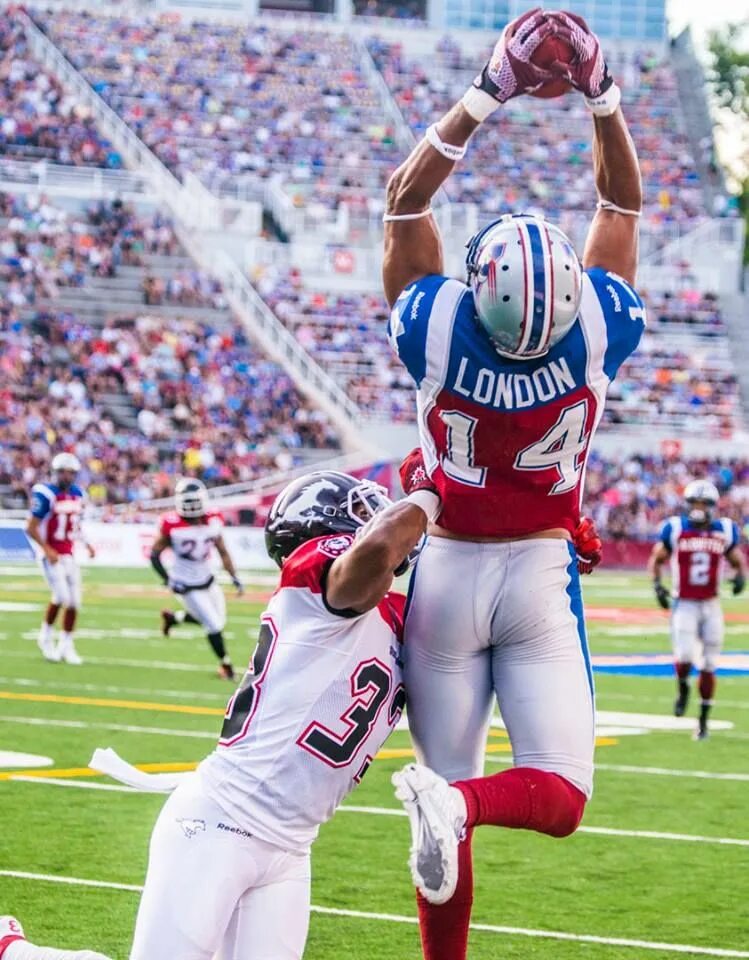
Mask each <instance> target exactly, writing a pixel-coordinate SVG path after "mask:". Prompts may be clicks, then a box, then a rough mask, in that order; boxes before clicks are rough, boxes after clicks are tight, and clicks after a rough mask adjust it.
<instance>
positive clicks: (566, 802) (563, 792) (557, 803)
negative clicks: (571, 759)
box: [542, 773, 587, 837]
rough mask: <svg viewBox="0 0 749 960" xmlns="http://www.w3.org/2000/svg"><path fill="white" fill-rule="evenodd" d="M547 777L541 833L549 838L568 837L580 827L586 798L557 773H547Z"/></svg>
mask: <svg viewBox="0 0 749 960" xmlns="http://www.w3.org/2000/svg"><path fill="white" fill-rule="evenodd" d="M547 777H548V778H549V779H548V780H547V782H546V784H545V789H544V801H545V803H544V811H543V820H544V824H543V829H542V832H543V833H546V834H548V836H550V837H569V836H570V834H572V833H574V832H575V830H577V828H578V827H579V826H580V821H581V820H582V818H583V813H584V812H585V804H586V802H587V798H586V796H585V794H584V793H583V792H582V790H579V789H578V788H577V787H576V786H575V785H574V784H573V783H570V781H569V780H567V779H566V778H565V777H562V776H560V775H559V774H558V773H549V774H547Z"/></svg>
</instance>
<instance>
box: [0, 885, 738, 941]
mask: <svg viewBox="0 0 749 960" xmlns="http://www.w3.org/2000/svg"><path fill="white" fill-rule="evenodd" d="M0 877H12V878H14V879H17V880H34V881H38V882H44V883H62V884H67V885H69V886H78V887H94V888H96V889H100V890H119V891H124V892H126V893H140V892H141V890H142V889H143V888H142V887H141V886H139V885H137V884H134V883H114V882H109V881H104V880H84V879H81V878H79V877H57V876H53V875H51V874H47V873H28V872H27V871H24V870H0ZM311 909H312V912H313V913H318V914H322V915H324V916H331V917H348V918H350V919H354V920H378V921H380V922H384V923H407V924H410V925H412V926H415V925H416V924H417V923H418V921H417V919H416V917H406V916H402V915H401V914H397V913H370V912H368V911H364V910H344V909H342V908H339V907H321V906H313V907H312V908H311ZM471 929H472V930H476V931H479V932H481V933H495V934H500V935H503V936H515V937H533V938H535V939H542V940H567V941H572V942H573V943H597V944H600V945H601V946H606V947H632V948H633V949H637V950H653V951H658V952H661V953H686V954H691V955H693V956H701V957H733V958H735V960H749V951H746V950H730V949H726V948H723V947H698V946H691V945H689V944H685V943H661V942H659V941H654V940H631V939H629V938H628V937H599V936H597V935H596V934H592V933H567V932H566V931H561V930H535V929H532V928H530V929H529V928H527V927H507V926H498V925H496V924H491V923H472V924H471Z"/></svg>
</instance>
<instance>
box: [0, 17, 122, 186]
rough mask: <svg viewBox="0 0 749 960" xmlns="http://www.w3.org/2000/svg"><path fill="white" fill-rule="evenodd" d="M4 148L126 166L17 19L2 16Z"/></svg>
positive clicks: (0, 146)
mask: <svg viewBox="0 0 749 960" xmlns="http://www.w3.org/2000/svg"><path fill="white" fill-rule="evenodd" d="M0 153H1V154H2V155H4V156H6V157H11V158H15V159H24V160H49V161H52V162H54V163H61V164H71V165H74V166H93V167H109V168H111V169H118V168H120V167H122V158H121V157H120V155H119V154H118V153H117V151H116V150H113V149H112V146H111V144H109V143H108V141H107V140H106V139H104V138H102V136H101V135H100V133H99V131H97V129H96V126H95V124H94V123H93V121H92V119H91V117H90V116H88V114H87V111H86V110H85V108H84V107H82V106H81V104H79V103H78V102H77V101H76V100H75V99H73V98H71V97H70V96H68V95H67V94H66V93H65V91H64V90H63V89H62V88H61V87H60V84H59V83H58V82H57V81H56V80H55V78H54V77H52V76H51V75H50V74H49V73H48V72H47V71H45V70H42V69H40V67H39V64H38V63H36V62H35V61H34V59H33V57H31V56H30V54H29V50H28V44H27V42H26V38H25V36H24V34H23V31H22V29H21V28H20V26H19V24H18V22H17V20H15V19H14V18H13V17H12V16H9V15H6V14H5V13H4V15H3V18H2V21H0Z"/></svg>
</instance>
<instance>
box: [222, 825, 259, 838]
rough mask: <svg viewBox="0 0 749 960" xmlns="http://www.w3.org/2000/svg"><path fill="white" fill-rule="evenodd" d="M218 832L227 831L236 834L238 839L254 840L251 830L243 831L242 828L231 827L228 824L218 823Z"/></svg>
mask: <svg viewBox="0 0 749 960" xmlns="http://www.w3.org/2000/svg"><path fill="white" fill-rule="evenodd" d="M216 829H217V830H225V831H226V833H236V835H237V836H238V837H247V839H248V840H251V839H252V834H251V833H250V831H249V830H243V829H242V828H241V827H230V826H229V824H228V823H217V824H216Z"/></svg>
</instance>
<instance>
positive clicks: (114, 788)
mask: <svg viewBox="0 0 749 960" xmlns="http://www.w3.org/2000/svg"><path fill="white" fill-rule="evenodd" d="M5 782H6V783H35V784H37V785H39V784H40V783H41V784H44V786H46V787H77V788H78V789H79V790H105V791H107V792H108V793H140V792H141V791H140V790H134V789H133V788H132V787H125V786H118V785H117V784H114V783H88V782H87V781H85V780H84V781H80V780H64V779H60V780H58V779H57V778H56V777H49V778H47V777H45V778H42V777H24V776H20V775H19V776H17V777H11V778H10V780H6V781H5Z"/></svg>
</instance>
